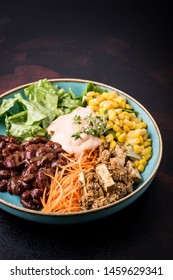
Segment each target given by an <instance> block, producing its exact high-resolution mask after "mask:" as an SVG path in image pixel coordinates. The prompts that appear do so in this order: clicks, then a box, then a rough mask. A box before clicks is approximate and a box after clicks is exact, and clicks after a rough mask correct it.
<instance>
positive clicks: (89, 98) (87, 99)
mask: <svg viewBox="0 0 173 280" xmlns="http://www.w3.org/2000/svg"><path fill="white" fill-rule="evenodd" d="M91 99H93V97H92V96H88V97H87V98H86V99H85V101H86V102H88V101H89V100H91Z"/></svg>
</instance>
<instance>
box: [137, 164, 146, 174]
mask: <svg viewBox="0 0 173 280" xmlns="http://www.w3.org/2000/svg"><path fill="white" fill-rule="evenodd" d="M144 169H145V166H144V165H143V164H139V165H138V171H139V172H143V171H144Z"/></svg>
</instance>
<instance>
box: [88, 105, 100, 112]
mask: <svg viewBox="0 0 173 280" xmlns="http://www.w3.org/2000/svg"><path fill="white" fill-rule="evenodd" d="M90 108H91V110H93V111H94V112H98V111H99V107H98V106H94V105H92V106H91V105H90Z"/></svg>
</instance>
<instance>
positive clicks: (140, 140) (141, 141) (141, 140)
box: [139, 135, 144, 145]
mask: <svg viewBox="0 0 173 280" xmlns="http://www.w3.org/2000/svg"><path fill="white" fill-rule="evenodd" d="M143 143H144V140H143V138H142V136H141V135H140V136H139V144H140V145H142V144H143Z"/></svg>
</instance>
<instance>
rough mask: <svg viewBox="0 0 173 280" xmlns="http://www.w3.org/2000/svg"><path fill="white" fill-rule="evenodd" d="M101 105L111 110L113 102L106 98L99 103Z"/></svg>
mask: <svg viewBox="0 0 173 280" xmlns="http://www.w3.org/2000/svg"><path fill="white" fill-rule="evenodd" d="M99 106H100V107H102V108H104V110H109V109H111V108H112V103H111V101H109V100H104V101H102V102H101V103H100V104H99Z"/></svg>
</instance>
